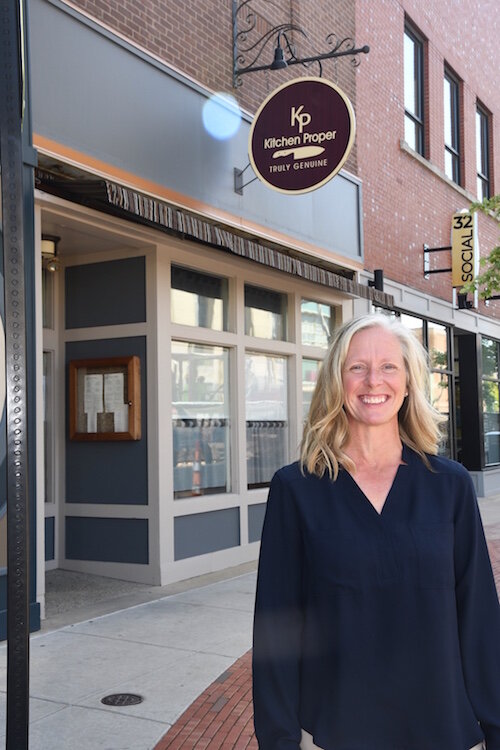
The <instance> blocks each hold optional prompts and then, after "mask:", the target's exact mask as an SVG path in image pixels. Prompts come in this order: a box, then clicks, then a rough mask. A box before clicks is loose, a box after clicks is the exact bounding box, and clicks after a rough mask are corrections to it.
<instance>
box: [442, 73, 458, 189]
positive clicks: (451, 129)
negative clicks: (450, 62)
mask: <svg viewBox="0 0 500 750" xmlns="http://www.w3.org/2000/svg"><path fill="white" fill-rule="evenodd" d="M443 96H444V171H445V174H446V176H447V177H449V178H450V180H453V182H456V183H457V184H460V131H459V112H460V108H459V86H458V81H457V80H456V78H454V77H453V76H452V74H451V73H450V72H449V71H445V74H444V93H443Z"/></svg>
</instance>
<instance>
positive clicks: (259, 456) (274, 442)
mask: <svg viewBox="0 0 500 750" xmlns="http://www.w3.org/2000/svg"><path fill="white" fill-rule="evenodd" d="M245 391H246V394H245V401H246V433H247V481H248V487H249V488H255V487H264V486H266V485H268V484H269V482H270V480H271V478H272V476H273V474H274V472H275V471H276V470H277V469H279V468H280V467H281V466H283V465H284V464H286V463H287V458H288V403H287V360H286V358H285V357H273V356H269V355H265V354H253V353H248V354H247V355H246V357H245Z"/></svg>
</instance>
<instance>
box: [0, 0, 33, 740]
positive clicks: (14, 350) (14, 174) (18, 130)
mask: <svg viewBox="0 0 500 750" xmlns="http://www.w3.org/2000/svg"><path fill="white" fill-rule="evenodd" d="M0 28H1V30H2V34H1V41H0V167H1V174H0V179H1V195H2V204H1V205H2V217H1V222H2V226H1V230H2V240H3V273H4V295H5V374H6V404H5V408H6V424H7V488H6V490H7V741H6V750H26V749H27V748H28V719H29V714H28V706H29V579H28V559H29V554H28V553H29V535H28V491H27V476H28V460H27V459H28V452H27V399H26V395H27V389H26V314H25V279H24V252H25V245H24V211H23V204H24V191H23V154H22V128H23V113H24V76H23V62H22V61H23V46H22V45H23V42H22V29H23V0H18V1H17V2H16V0H0ZM0 366H1V367H3V366H4V364H3V363H0Z"/></svg>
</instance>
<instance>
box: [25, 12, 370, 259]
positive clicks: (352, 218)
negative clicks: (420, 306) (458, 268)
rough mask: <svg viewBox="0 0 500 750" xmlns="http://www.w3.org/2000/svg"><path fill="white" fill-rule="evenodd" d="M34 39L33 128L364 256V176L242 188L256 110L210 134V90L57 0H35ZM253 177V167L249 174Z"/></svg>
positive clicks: (165, 182) (253, 216) (336, 248)
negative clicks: (282, 188)
mask: <svg viewBox="0 0 500 750" xmlns="http://www.w3.org/2000/svg"><path fill="white" fill-rule="evenodd" d="M226 12H227V13H229V12H230V11H229V6H227V9H226ZM78 19H80V20H78ZM30 38H31V71H32V112H33V114H32V117H33V130H34V132H35V133H38V134H40V135H43V136H45V137H47V138H51V139H53V140H55V141H57V142H59V143H62V144H65V145H67V146H71V147H72V148H75V149H77V150H79V151H82V152H84V153H86V154H89V155H91V156H93V157H96V158H98V159H101V160H102V161H104V162H106V163H109V164H111V165H113V166H115V167H119V168H121V169H125V170H127V171H129V172H131V173H133V174H136V175H138V176H140V177H143V178H146V179H148V180H152V181H153V182H156V183H158V184H160V185H164V186H166V187H169V188H172V189H173V190H176V191H178V192H180V193H184V194H185V195H188V196H192V197H193V198H196V199H197V200H199V201H202V202H205V203H208V204H211V205H213V206H215V207H217V208H221V209H225V210H227V211H229V212H230V213H232V214H233V215H236V216H239V215H241V216H243V217H245V218H246V219H248V220H251V221H255V222H257V223H259V224H261V225H263V226H266V227H270V228H273V229H276V230H279V231H284V232H286V233H287V234H289V235H291V236H294V237H296V238H298V239H301V240H305V241H307V242H311V243H313V244H316V245H319V246H321V247H323V248H325V249H327V250H330V251H333V252H335V253H340V254H342V255H345V256H346V257H348V258H352V259H361V257H362V246H361V233H360V231H359V227H360V222H361V217H360V202H359V194H360V186H359V184H358V183H357V182H356V181H352V180H351V179H349V178H347V176H346V175H345V174H339V175H337V176H336V177H335V178H334V179H333V180H331V181H330V182H329V183H328V184H327V185H325V186H323V187H322V188H321V189H319V190H316V191H315V192H313V193H309V194H306V195H302V196H287V195H282V194H280V193H277V192H275V191H273V190H270V189H269V188H267V187H266V186H264V185H263V184H262V183H260V182H259V181H255V182H254V183H252V184H251V185H248V187H246V188H245V190H244V195H243V196H239V195H237V194H236V193H235V192H234V190H233V168H234V167H237V168H239V169H243V168H244V167H246V165H247V164H248V146H247V141H248V132H249V127H250V125H249V122H248V119H244V120H243V122H242V124H241V127H240V129H239V131H238V132H237V134H236V135H235V136H233V137H232V138H230V139H229V140H226V141H218V140H216V139H215V138H213V137H211V136H210V135H209V134H208V133H207V132H206V131H205V129H204V127H203V124H202V108H203V104H204V103H205V101H206V96H205V95H203V93H201V90H200V89H199V87H195V86H193V85H188V84H187V83H184V82H183V81H182V80H180V77H179V76H174V75H171V74H169V71H168V68H167V67H166V66H163V65H162V64H161V63H158V62H157V61H153V60H152V59H151V58H148V57H147V56H146V55H145V54H139V53H138V52H136V51H133V50H132V48H131V47H130V46H128V45H127V43H126V42H122V41H119V40H118V39H117V38H116V37H113V36H112V35H111V34H110V33H107V34H106V33H104V32H101V31H98V30H97V26H96V25H95V24H93V22H92V21H87V20H83V17H81V16H79V15H78V13H77V12H76V11H73V10H71V9H70V8H68V7H67V6H64V5H63V4H62V3H60V2H58V0H32V2H31V3H30ZM113 40H114V41H113ZM228 64H229V57H228ZM228 73H229V71H228ZM279 83H281V81H280V80H277V85H278V84H279ZM243 85H246V86H248V85H251V81H245V82H244V84H243ZM251 177H252V171H251V169H248V170H247V171H246V172H245V181H246V180H247V179H251ZM353 230H354V231H353Z"/></svg>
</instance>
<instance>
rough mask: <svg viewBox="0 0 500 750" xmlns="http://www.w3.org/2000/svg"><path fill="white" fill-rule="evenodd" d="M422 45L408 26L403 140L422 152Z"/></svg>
mask: <svg viewBox="0 0 500 750" xmlns="http://www.w3.org/2000/svg"><path fill="white" fill-rule="evenodd" d="M423 61H424V45H423V43H422V41H421V40H420V39H418V37H417V36H416V35H415V33H414V32H413V31H412V30H411V29H409V28H408V27H407V28H406V29H405V35H404V102H405V141H406V143H407V144H408V145H409V146H410V147H411V148H412V149H413V150H414V151H417V153H419V154H422V155H423V154H424V120H423V117H424V113H423V110H424V96H423V92H424V62H423Z"/></svg>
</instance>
